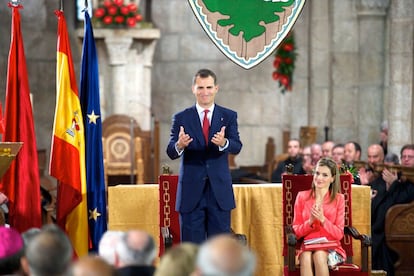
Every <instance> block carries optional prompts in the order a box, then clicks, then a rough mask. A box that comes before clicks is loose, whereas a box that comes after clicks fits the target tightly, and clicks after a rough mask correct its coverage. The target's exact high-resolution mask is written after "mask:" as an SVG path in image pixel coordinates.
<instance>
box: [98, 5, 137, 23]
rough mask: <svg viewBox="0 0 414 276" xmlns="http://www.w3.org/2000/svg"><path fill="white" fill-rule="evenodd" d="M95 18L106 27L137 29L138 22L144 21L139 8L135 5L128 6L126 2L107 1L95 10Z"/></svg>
mask: <svg viewBox="0 0 414 276" xmlns="http://www.w3.org/2000/svg"><path fill="white" fill-rule="evenodd" d="M94 16H95V18H96V19H97V21H99V22H102V24H103V25H104V26H105V27H113V26H127V27H135V25H136V24H137V22H140V21H142V15H141V14H140V13H139V10H138V6H137V5H136V4H134V3H129V4H127V5H126V4H124V0H105V1H104V2H103V4H102V5H101V6H99V7H98V8H96V9H95V10H94Z"/></svg>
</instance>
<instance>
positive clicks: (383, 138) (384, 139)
mask: <svg viewBox="0 0 414 276" xmlns="http://www.w3.org/2000/svg"><path fill="white" fill-rule="evenodd" d="M379 144H380V145H381V147H382V148H383V149H384V154H385V155H387V153H388V122H387V121H385V122H383V123H382V124H381V131H380V141H379Z"/></svg>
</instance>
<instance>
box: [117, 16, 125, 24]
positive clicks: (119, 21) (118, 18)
mask: <svg viewBox="0 0 414 276" xmlns="http://www.w3.org/2000/svg"><path fill="white" fill-rule="evenodd" d="M124 21H125V18H124V17H123V16H122V15H118V16H116V17H115V22H116V23H118V24H122V23H124Z"/></svg>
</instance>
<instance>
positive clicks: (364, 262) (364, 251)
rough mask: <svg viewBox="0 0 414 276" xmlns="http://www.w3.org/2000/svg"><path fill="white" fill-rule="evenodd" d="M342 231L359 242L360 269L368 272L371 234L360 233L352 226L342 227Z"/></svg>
mask: <svg viewBox="0 0 414 276" xmlns="http://www.w3.org/2000/svg"><path fill="white" fill-rule="evenodd" d="M344 233H345V235H350V236H352V238H354V239H356V240H359V241H360V242H361V271H363V272H368V248H369V247H370V246H371V245H372V239H371V236H369V235H366V234H360V233H359V232H358V230H357V229H356V228H354V227H352V226H346V227H345V228H344Z"/></svg>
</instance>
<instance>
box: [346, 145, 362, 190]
mask: <svg viewBox="0 0 414 276" xmlns="http://www.w3.org/2000/svg"><path fill="white" fill-rule="evenodd" d="M361 152H362V150H361V146H360V145H359V144H358V143H357V142H355V141H350V142H348V143H346V144H345V151H344V155H345V165H346V166H347V167H348V169H349V170H351V171H352V176H353V179H354V182H353V184H357V185H360V184H361V183H360V179H359V173H358V171H357V170H356V168H355V167H354V162H355V161H359V160H361Z"/></svg>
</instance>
